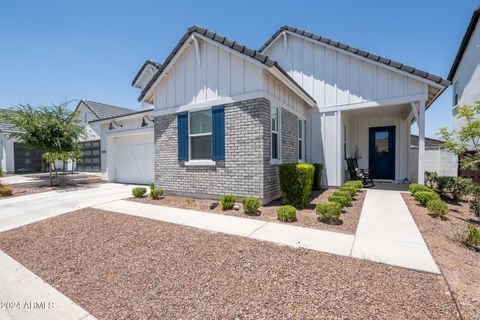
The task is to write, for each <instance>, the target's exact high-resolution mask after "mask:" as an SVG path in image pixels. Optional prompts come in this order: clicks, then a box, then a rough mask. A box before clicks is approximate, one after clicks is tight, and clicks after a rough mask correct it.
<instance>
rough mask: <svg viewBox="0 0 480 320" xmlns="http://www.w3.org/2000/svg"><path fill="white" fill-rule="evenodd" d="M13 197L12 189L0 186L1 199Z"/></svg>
mask: <svg viewBox="0 0 480 320" xmlns="http://www.w3.org/2000/svg"><path fill="white" fill-rule="evenodd" d="M12 195H13V190H12V188H10V187H8V186H3V185H0V197H9V196H12Z"/></svg>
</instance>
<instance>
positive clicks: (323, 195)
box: [127, 188, 366, 234]
mask: <svg viewBox="0 0 480 320" xmlns="http://www.w3.org/2000/svg"><path fill="white" fill-rule="evenodd" d="M335 190H336V189H333V188H331V189H326V190H322V191H313V192H312V196H311V198H310V202H309V204H308V205H307V207H306V208H305V209H302V210H297V221H294V222H281V221H279V220H277V208H278V207H279V206H281V205H282V202H281V200H280V199H277V200H274V201H272V202H270V203H268V204H266V205H265V206H261V207H260V209H259V212H258V214H257V215H247V214H245V213H244V212H243V206H242V204H241V203H237V205H238V207H239V210H222V207H221V206H220V202H219V201H216V200H210V199H193V198H188V197H182V196H175V195H166V196H164V197H162V198H161V199H158V200H152V199H150V198H148V196H145V197H143V198H129V199H127V200H130V201H135V202H141V203H148V204H154V205H160V206H167V207H174V208H182V209H190V210H198V211H204V212H211V213H218V214H225V215H231V216H237V217H243V218H252V219H260V220H265V221H273V222H278V223H287V224H291V225H295V226H300V227H308V228H317V229H323V230H328V231H334V232H341V233H347V234H355V231H356V230H357V225H358V220H359V219H360V212H361V210H362V205H363V201H364V199H365V195H366V191H360V192H358V193H357V195H356V196H355V199H354V201H352V205H351V206H349V207H345V208H344V209H343V212H342V215H341V217H340V219H341V222H340V223H339V224H328V223H325V222H322V221H320V220H319V219H318V215H317V213H316V212H315V205H316V204H317V203H318V202H320V201H328V197H329V196H330V195H331V194H332V193H333V192H334V191H335ZM214 202H218V206H217V207H216V208H215V209H213V210H210V205H211V204H212V203H214Z"/></svg>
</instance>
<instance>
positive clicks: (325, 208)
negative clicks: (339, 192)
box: [315, 202, 342, 223]
mask: <svg viewBox="0 0 480 320" xmlns="http://www.w3.org/2000/svg"><path fill="white" fill-rule="evenodd" d="M315 211H316V212H317V214H318V215H319V216H320V219H321V220H323V221H326V222H329V223H334V222H337V221H338V220H339V219H340V214H341V213H342V207H341V206H340V204H339V203H337V202H320V203H318V204H317V207H316V208H315Z"/></svg>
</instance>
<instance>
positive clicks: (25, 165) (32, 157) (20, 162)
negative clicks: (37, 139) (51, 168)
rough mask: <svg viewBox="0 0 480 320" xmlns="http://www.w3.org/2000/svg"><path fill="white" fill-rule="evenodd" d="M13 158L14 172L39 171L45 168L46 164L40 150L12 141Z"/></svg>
mask: <svg viewBox="0 0 480 320" xmlns="http://www.w3.org/2000/svg"><path fill="white" fill-rule="evenodd" d="M13 158H14V164H15V172H17V173H24V172H40V171H45V170H46V166H45V165H44V163H43V159H42V152H41V151H38V150H32V149H29V148H28V147H27V146H26V145H25V144H23V143H19V142H14V143H13Z"/></svg>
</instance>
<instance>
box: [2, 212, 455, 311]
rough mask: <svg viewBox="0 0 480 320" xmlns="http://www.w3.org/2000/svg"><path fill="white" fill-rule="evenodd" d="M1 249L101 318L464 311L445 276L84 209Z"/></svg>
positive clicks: (17, 236) (27, 229) (29, 230)
mask: <svg viewBox="0 0 480 320" xmlns="http://www.w3.org/2000/svg"><path fill="white" fill-rule="evenodd" d="M0 249H1V250H3V251H5V252H6V253H7V254H9V255H10V256H12V257H13V258H14V259H16V260H17V261H19V262H20V263H22V264H23V265H25V266H26V267H27V268H29V269H30V270H32V271H33V272H34V273H36V274H37V275H39V276H40V277H41V278H42V279H44V280H45V281H47V282H48V283H50V284H51V285H53V286H54V287H56V288H57V289H58V290H60V292H62V293H64V294H65V295H66V296H68V297H69V298H71V299H72V300H73V301H75V302H76V303H78V304H79V305H80V306H82V307H83V308H85V309H86V310H87V311H89V312H91V313H92V314H93V315H94V316H95V317H97V318H99V319H180V318H181V319H455V318H456V317H457V314H456V308H455V305H454V303H453V300H452V298H451V296H450V295H449V293H448V290H447V287H446V284H445V282H444V280H443V277H441V276H437V275H433V274H427V273H421V272H416V271H411V270H406V269H402V268H396V267H392V266H386V265H382V264H376V263H371V262H366V261H363V260H358V259H353V258H347V257H339V256H334V255H329V254H325V253H321V252H316V251H309V250H305V249H295V248H291V247H286V246H278V245H275V244H271V243H267V242H261V241H256V240H253V239H247V238H242V237H235V236H230V235H224V234H219V233H211V232H208V231H204V230H198V229H192V228H188V227H183V226H177V225H173V224H167V223H163V222H159V221H154V220H149V219H144V218H139V217H134V216H128V215H122V214H118V213H110V212H106V211H100V210H96V209H90V208H88V209H83V210H79V211H76V212H72V213H68V214H64V215H61V216H57V217H55V218H51V219H47V220H44V221H40V222H37V223H34V224H30V225H27V226H24V227H21V228H17V229H14V230H10V231H6V232H3V233H0Z"/></svg>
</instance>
